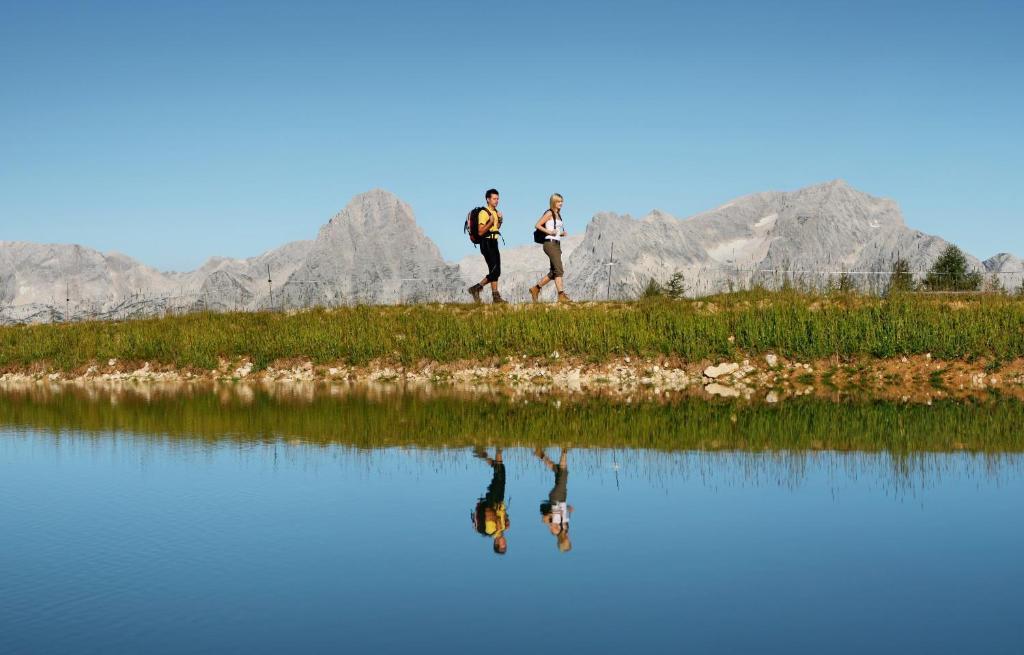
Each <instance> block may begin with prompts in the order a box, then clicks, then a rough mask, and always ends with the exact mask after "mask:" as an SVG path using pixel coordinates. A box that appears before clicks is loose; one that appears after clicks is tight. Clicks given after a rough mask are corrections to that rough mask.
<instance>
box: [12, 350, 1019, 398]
mask: <svg viewBox="0 0 1024 655" xmlns="http://www.w3.org/2000/svg"><path fill="white" fill-rule="evenodd" d="M39 385H42V386H50V387H64V386H75V387H83V386H84V387H93V386H100V387H102V386H121V385H132V386H136V385H157V386H162V387H183V386H187V387H203V386H209V385H215V386H223V385H243V386H244V385H259V386H265V387H281V386H295V385H298V386H301V387H307V388H309V389H311V390H314V391H312V392H315V388H317V387H329V388H331V389H333V390H338V389H341V388H370V389H376V390H380V391H383V392H404V391H417V392H420V393H454V394H492V395H502V396H511V397H526V398H529V397H551V396H557V397H558V398H559V399H562V398H572V397H577V398H589V397H605V398H609V399H619V400H627V401H632V400H633V399H638V400H639V399H645V398H646V399H654V398H671V397H678V396H700V397H706V398H709V399H711V398H735V399H745V400H752V401H761V402H768V403H775V402H780V401H783V400H785V399H787V398H794V397H802V396H815V397H820V398H827V399H832V400H837V401H839V400H843V399H845V398H860V399H864V398H868V399H874V400H885V401H896V402H912V403H925V404H927V403H931V402H932V401H933V400H940V399H962V400H968V399H972V398H984V397H989V396H991V395H1000V396H1008V397H1014V398H1017V399H1020V400H1024V359H1016V360H1012V361H996V360H988V359H982V358H979V359H976V360H972V361H966V360H954V361H939V360H937V359H934V358H932V357H931V356H930V355H922V356H913V357H900V358H890V359H877V358H862V359H850V360H843V359H840V358H832V359H824V360H814V361H796V360H790V359H786V358H784V357H781V356H776V355H774V354H770V353H769V354H765V355H761V356H757V357H753V356H752V357H750V358H747V359H738V360H728V361H700V362H685V361H680V360H673V359H672V358H667V357H655V358H635V357H633V358H630V357H622V358H618V359H614V360H611V361H608V362H602V363H590V362H583V361H578V360H572V359H562V358H559V357H558V354H557V353H554V354H553V355H552V356H551V357H547V358H541V359H539V358H533V359H531V358H526V357H520V358H516V357H512V358H503V359H501V360H497V359H496V360H495V361H490V362H480V361H463V362H454V363H445V364H439V363H436V362H421V363H419V364H417V365H415V366H399V365H395V364H393V363H388V362H378V363H372V364H369V365H365V366H349V365H344V364H336V365H314V364H312V363H311V362H309V361H306V360H301V359H295V360H287V361H276V362H273V363H272V364H271V365H270V366H268V367H266V368H264V369H261V370H256V369H255V367H254V366H253V365H252V363H251V362H250V361H249V360H248V359H246V358H241V359H238V360H235V361H228V360H222V361H221V362H220V365H219V366H218V368H216V369H211V370H201V369H184V370H182V369H176V368H173V367H170V366H163V365H159V364H156V363H152V362H133V361H118V360H109V361H106V362H96V363H93V364H91V365H89V366H85V367H81V368H80V369H78V370H75V371H71V372H61V371H56V370H53V369H51V368H50V367H48V366H47V365H46V364H45V363H39V364H36V365H33V366H31V367H29V368H27V369H7V370H3V371H0V390H3V389H5V388H6V389H24V388H25V387H31V386H39Z"/></svg>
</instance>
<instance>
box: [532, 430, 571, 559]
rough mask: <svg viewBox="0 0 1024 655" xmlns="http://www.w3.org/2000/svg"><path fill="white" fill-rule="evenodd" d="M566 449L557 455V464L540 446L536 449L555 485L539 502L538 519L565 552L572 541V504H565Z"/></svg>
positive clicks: (567, 475) (566, 485)
mask: <svg viewBox="0 0 1024 655" xmlns="http://www.w3.org/2000/svg"><path fill="white" fill-rule="evenodd" d="M566 455H567V453H566V450H565V448H563V449H562V454H561V455H559V457H558V464H555V463H554V462H552V461H551V459H550V458H549V457H548V455H547V453H545V452H544V451H543V450H541V449H540V448H538V449H537V457H539V458H540V460H541V461H542V462H544V464H545V465H546V466H547V467H548V468H549V469H551V470H552V471H554V473H555V486H554V487H552V488H551V493H549V494H548V499H547V502H543V503H541V504H540V520H541V521H543V522H544V523H547V525H548V530H550V531H551V534H553V535H555V545H557V546H558V550H560V551H561V552H563V553H567V552H569V551H570V550H572V542H571V541H569V515H571V514H572V511H573V508H572V505H568V504H566V498H567V497H568V495H569V466H568V464H566Z"/></svg>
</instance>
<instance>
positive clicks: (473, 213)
mask: <svg viewBox="0 0 1024 655" xmlns="http://www.w3.org/2000/svg"><path fill="white" fill-rule="evenodd" d="M482 211H484V208H483V207H474V208H473V209H471V210H470V211H469V213H468V214H466V224H465V225H464V226H463V227H462V231H463V232H466V233H468V234H469V240H470V242H471V243H473V244H477V243H480V212H482Z"/></svg>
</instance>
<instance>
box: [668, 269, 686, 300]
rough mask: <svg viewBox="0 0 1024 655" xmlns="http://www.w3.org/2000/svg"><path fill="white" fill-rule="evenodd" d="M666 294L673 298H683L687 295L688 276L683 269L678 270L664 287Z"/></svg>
mask: <svg viewBox="0 0 1024 655" xmlns="http://www.w3.org/2000/svg"><path fill="white" fill-rule="evenodd" d="M664 292H665V295H666V296H668V297H669V298H672V299H673V300H681V299H682V298H683V297H684V296H685V295H686V278H685V277H684V276H683V273H682V271H676V272H675V273H673V274H672V277H670V278H669V279H668V282H667V283H666V284H665V287H664Z"/></svg>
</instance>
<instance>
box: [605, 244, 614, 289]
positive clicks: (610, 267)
mask: <svg viewBox="0 0 1024 655" xmlns="http://www.w3.org/2000/svg"><path fill="white" fill-rule="evenodd" d="M605 265H606V266H607V267H608V290H607V291H606V292H605V296H604V299H605V300H611V299H612V266H614V265H615V242H614V241H612V251H611V254H610V255H609V256H608V263H607V264H605Z"/></svg>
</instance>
